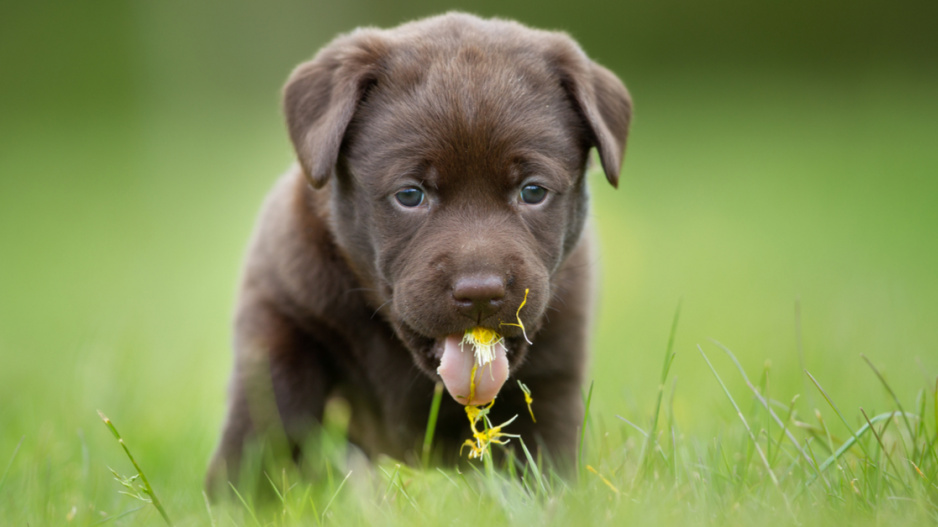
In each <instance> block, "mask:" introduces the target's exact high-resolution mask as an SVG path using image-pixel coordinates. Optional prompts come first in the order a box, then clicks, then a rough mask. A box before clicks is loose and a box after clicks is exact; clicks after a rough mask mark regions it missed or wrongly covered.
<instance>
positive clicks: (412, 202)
mask: <svg viewBox="0 0 938 527" xmlns="http://www.w3.org/2000/svg"><path fill="white" fill-rule="evenodd" d="M394 197H395V198H397V202H398V203H400V204H401V205H403V206H405V207H408V208H413V207H417V206H419V205H420V204H421V203H423V191H422V190H420V189H419V188H416V187H407V188H405V189H404V190H401V191H398V193H397V194H395V195H394Z"/></svg>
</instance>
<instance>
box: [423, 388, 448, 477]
mask: <svg viewBox="0 0 938 527" xmlns="http://www.w3.org/2000/svg"><path fill="white" fill-rule="evenodd" d="M442 400H443V383H441V382H438V383H436V387H435V388H433V402H431V403H430V417H429V418H428V419H427V433H426V435H424V436H423V452H422V454H421V462H422V463H423V466H424V468H426V467H428V466H430V451H431V450H432V449H433V434H434V433H435V432H436V420H437V417H438V416H439V415H440V401H442Z"/></svg>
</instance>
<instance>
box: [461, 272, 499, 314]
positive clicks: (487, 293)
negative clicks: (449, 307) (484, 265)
mask: <svg viewBox="0 0 938 527" xmlns="http://www.w3.org/2000/svg"><path fill="white" fill-rule="evenodd" d="M503 298H505V280H503V279H502V278H501V277H500V276H497V275H494V274H481V275H470V276H463V277H460V278H458V279H457V280H456V283H455V284H453V299H455V300H456V301H457V302H458V303H461V304H471V305H475V306H480V307H483V308H485V307H488V306H489V305H490V304H494V303H495V302H497V301H499V300H501V299H503Z"/></svg>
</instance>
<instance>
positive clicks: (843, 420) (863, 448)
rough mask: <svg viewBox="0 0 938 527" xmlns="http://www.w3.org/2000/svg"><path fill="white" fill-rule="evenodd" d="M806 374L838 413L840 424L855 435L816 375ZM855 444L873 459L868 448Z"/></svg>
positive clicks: (805, 371) (806, 371) (806, 372)
mask: <svg viewBox="0 0 938 527" xmlns="http://www.w3.org/2000/svg"><path fill="white" fill-rule="evenodd" d="M804 373H805V375H807V376H808V378H809V379H811V382H813V383H814V386H815V387H817V389H818V391H820V392H821V395H822V396H823V397H824V400H825V401H827V404H829V405H830V407H831V408H833V409H834V413H836V414H837V417H839V418H840V422H842V423H843V424H844V427H845V428H846V429H847V430H849V431H850V433H851V434H854V432H853V428H851V427H850V424H848V423H847V419H845V418H844V414H842V413H840V408H837V405H836V404H834V400H833V399H831V397H830V395H827V390H825V389H824V388H823V387H822V386H821V383H819V382H818V381H817V379H815V378H814V375H811V372H809V371H808V370H804ZM856 439H857V437H856V434H854V440H856ZM854 442H855V443H857V444H858V445H859V446H860V449H861V450H863V454H865V455H866V457H868V458H872V457H873V456H871V455H870V453H869V451H868V450H867V449H866V446H864V445H863V443H860V442H859V441H854Z"/></svg>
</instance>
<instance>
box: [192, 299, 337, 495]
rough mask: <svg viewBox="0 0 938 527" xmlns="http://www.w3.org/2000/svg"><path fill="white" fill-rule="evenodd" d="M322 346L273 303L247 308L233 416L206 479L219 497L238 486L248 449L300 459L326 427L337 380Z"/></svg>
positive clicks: (238, 333)
mask: <svg viewBox="0 0 938 527" xmlns="http://www.w3.org/2000/svg"><path fill="white" fill-rule="evenodd" d="M319 340H320V339H318V338H317V336H314V334H313V332H311V331H310V330H309V329H308V328H307V329H301V328H300V327H299V326H298V325H297V324H296V323H295V322H294V321H293V320H291V319H290V318H289V317H287V316H286V315H284V314H283V313H281V312H280V311H279V310H278V309H277V308H276V306H274V305H273V304H271V303H267V302H242V305H241V307H240V309H239V310H238V315H237V319H236V323H235V342H234V347H235V368H234V375H233V377H232V380H231V387H230V390H231V394H230V399H229V400H230V405H229V408H228V416H227V419H226V422H225V426H224V432H223V435H222V438H221V442H220V443H219V445H218V448H217V450H216V452H215V456H214V458H213V460H212V462H211V465H210V467H209V471H208V476H207V478H206V487H207V488H208V490H209V492H210V493H211V494H212V495H213V496H216V497H217V496H219V495H220V493H221V491H223V489H225V488H227V487H228V481H231V482H233V483H237V480H238V478H239V476H240V475H241V474H240V471H241V460H242V455H243V454H244V449H245V447H247V446H249V444H250V443H251V441H252V440H261V441H264V442H266V443H267V445H266V446H273V447H277V446H279V447H281V449H283V448H286V449H288V450H289V452H288V454H289V455H290V456H291V457H293V458H294V459H296V458H298V457H299V454H300V452H299V448H300V446H301V445H302V444H303V442H304V440H305V439H306V438H307V437H308V436H309V434H310V433H311V432H312V431H313V428H314V427H315V426H317V424H318V423H320V422H321V421H322V416H323V408H324V406H325V399H326V396H327V395H328V393H329V390H330V388H331V379H334V378H335V376H334V375H330V374H329V365H328V361H327V360H325V356H326V353H325V348H324V347H323V346H322V345H321V342H320V341H319ZM278 440H279V445H277V444H276V443H277V442H278Z"/></svg>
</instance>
